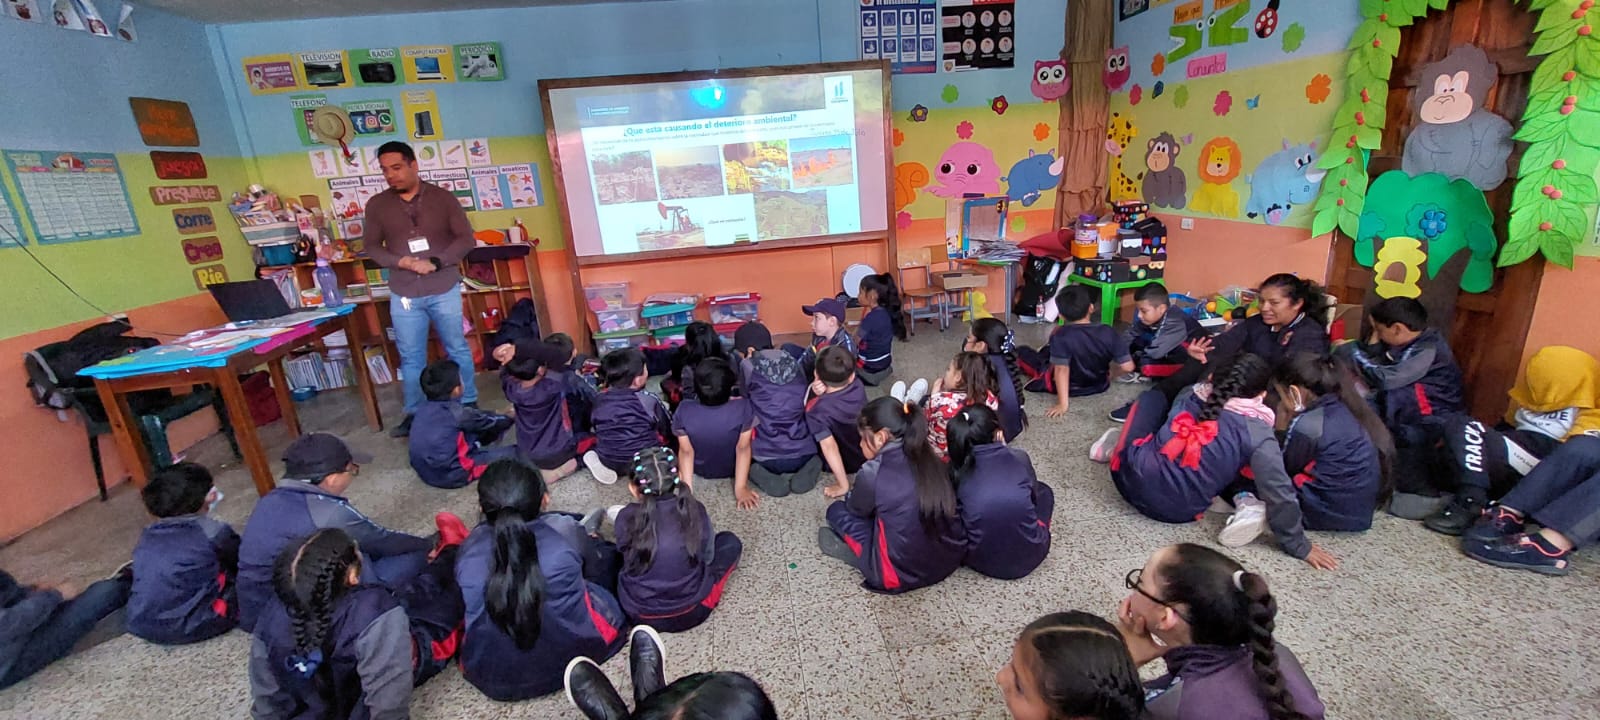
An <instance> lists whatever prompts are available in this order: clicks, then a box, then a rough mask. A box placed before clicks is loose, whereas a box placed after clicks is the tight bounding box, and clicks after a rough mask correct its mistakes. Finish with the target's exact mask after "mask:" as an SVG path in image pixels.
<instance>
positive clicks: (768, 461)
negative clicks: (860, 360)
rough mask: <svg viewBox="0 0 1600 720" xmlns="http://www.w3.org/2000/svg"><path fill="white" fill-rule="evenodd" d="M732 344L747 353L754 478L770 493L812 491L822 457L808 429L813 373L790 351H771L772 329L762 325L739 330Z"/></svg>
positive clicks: (745, 373)
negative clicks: (753, 430)
mask: <svg viewBox="0 0 1600 720" xmlns="http://www.w3.org/2000/svg"><path fill="white" fill-rule="evenodd" d="M734 347H735V348H736V349H737V350H738V351H739V353H740V355H741V356H743V361H742V362H741V364H740V368H741V376H742V379H743V381H744V396H745V397H746V398H747V399H749V401H750V407H751V409H752V410H753V411H754V412H755V416H756V434H755V439H754V440H753V442H752V444H751V454H752V456H753V458H754V462H752V463H751V464H750V482H751V483H752V484H754V485H755V486H756V487H758V488H760V489H761V492H763V493H765V494H766V495H768V496H770V497H784V496H786V495H789V494H791V493H807V492H811V489H812V488H814V487H816V486H817V479H818V478H820V477H821V475H822V459H821V458H819V457H817V443H816V441H815V440H813V439H812V437H811V431H810V429H809V428H807V427H806V418H805V411H806V388H807V387H808V386H809V385H810V382H809V378H810V376H809V375H806V374H805V371H803V370H802V369H801V368H800V362H799V361H798V360H796V359H795V358H794V357H793V356H792V355H790V354H789V353H787V352H785V351H783V350H774V349H772V333H771V332H769V331H768V330H767V328H766V327H765V326H763V325H761V324H760V323H745V324H744V325H743V326H741V327H740V328H739V329H738V330H737V331H735V332H734ZM741 502H743V501H741Z"/></svg>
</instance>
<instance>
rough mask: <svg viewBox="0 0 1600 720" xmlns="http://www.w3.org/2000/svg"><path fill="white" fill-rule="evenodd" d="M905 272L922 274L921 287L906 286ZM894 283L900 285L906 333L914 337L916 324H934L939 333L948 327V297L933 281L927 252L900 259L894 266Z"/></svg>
mask: <svg viewBox="0 0 1600 720" xmlns="http://www.w3.org/2000/svg"><path fill="white" fill-rule="evenodd" d="M907 270H910V271H913V272H915V271H918V270H920V271H922V281H921V285H920V286H918V287H911V286H910V285H908V284H907V283H906V271H907ZM895 281H896V282H898V283H900V311H901V312H903V313H905V316H906V331H907V332H909V333H911V334H912V335H916V334H917V321H918V320H935V321H937V322H938V323H939V332H944V331H945V330H946V329H947V328H949V327H950V294H949V293H947V292H945V290H944V289H943V288H941V287H939V285H938V283H936V282H935V281H934V278H933V263H932V261H931V259H930V258H929V257H928V249H927V248H923V249H922V250H921V251H920V252H918V253H906V254H902V255H901V256H900V258H899V262H897V263H896V264H895Z"/></svg>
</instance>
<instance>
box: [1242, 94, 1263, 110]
mask: <svg viewBox="0 0 1600 720" xmlns="http://www.w3.org/2000/svg"><path fill="white" fill-rule="evenodd" d="M1259 107H1261V93H1256V94H1255V95H1252V96H1250V97H1247V98H1245V99H1244V109H1246V110H1255V109H1256V108H1259Z"/></svg>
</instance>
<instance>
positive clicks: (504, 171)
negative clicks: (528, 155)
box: [500, 163, 544, 208]
mask: <svg viewBox="0 0 1600 720" xmlns="http://www.w3.org/2000/svg"><path fill="white" fill-rule="evenodd" d="M500 176H501V177H502V178H504V179H505V183H506V191H507V193H508V194H509V195H510V196H511V207H514V208H528V207H536V206H539V205H543V204H544V196H543V194H541V193H540V192H539V166H538V165H536V164H533V163H526V164H522V165H503V166H501V168H500Z"/></svg>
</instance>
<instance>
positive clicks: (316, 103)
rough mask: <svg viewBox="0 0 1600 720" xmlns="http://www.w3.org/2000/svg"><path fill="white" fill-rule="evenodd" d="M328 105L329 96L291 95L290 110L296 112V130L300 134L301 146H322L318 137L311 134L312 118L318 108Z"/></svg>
mask: <svg viewBox="0 0 1600 720" xmlns="http://www.w3.org/2000/svg"><path fill="white" fill-rule="evenodd" d="M327 104H328V96H327V95H320V94H318V95H291V96H289V108H290V109H291V110H293V111H294V129H295V132H297V133H299V134H300V144H301V145H306V146H311V145H320V144H321V143H320V142H318V141H317V138H316V136H315V135H314V134H313V133H312V132H311V116H312V114H313V113H315V112H316V110H317V108H319V107H322V106H323V105H327Z"/></svg>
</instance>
